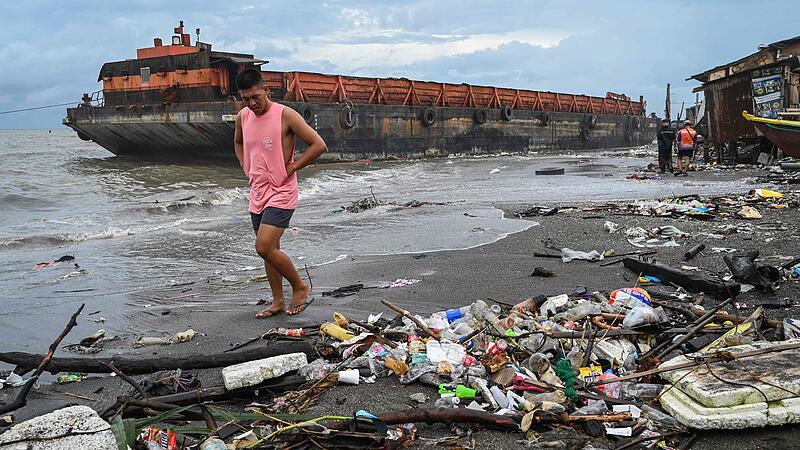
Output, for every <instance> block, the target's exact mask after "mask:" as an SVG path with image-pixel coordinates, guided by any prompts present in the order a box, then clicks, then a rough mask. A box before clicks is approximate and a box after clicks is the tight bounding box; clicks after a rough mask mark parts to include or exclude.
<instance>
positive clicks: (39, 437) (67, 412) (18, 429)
mask: <svg viewBox="0 0 800 450" xmlns="http://www.w3.org/2000/svg"><path fill="white" fill-rule="evenodd" d="M76 448H91V449H97V450H116V449H117V443H116V440H115V439H114V435H113V434H112V433H111V425H109V424H108V422H106V421H105V420H103V419H101V418H100V416H99V415H97V413H96V412H95V411H94V410H92V408H89V407H88V406H70V407H68V408H62V409H58V410H56V411H53V412H51V413H49V414H43V415H41V416H38V417H34V418H33V419H30V420H27V421H25V422H22V423H19V424H17V425H14V426H13V427H11V428H10V429H9V430H8V431H6V432H5V433H3V434H0V449H2V450H18V449H24V450H72V449H76Z"/></svg>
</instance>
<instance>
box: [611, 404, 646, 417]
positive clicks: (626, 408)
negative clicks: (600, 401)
mask: <svg viewBox="0 0 800 450" xmlns="http://www.w3.org/2000/svg"><path fill="white" fill-rule="evenodd" d="M611 408H613V410H614V412H615V413H622V412H629V413H631V417H633V418H634V419H638V418H639V416H641V415H642V410H641V409H639V408H638V407H636V405H613V406H612V407H611Z"/></svg>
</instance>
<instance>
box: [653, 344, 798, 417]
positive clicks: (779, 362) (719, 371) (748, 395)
mask: <svg viewBox="0 0 800 450" xmlns="http://www.w3.org/2000/svg"><path fill="white" fill-rule="evenodd" d="M793 342H800V340H797V339H794V340H787V341H781V342H757V343H754V344H749V345H739V346H735V347H728V348H725V349H724V350H725V351H727V352H731V353H732V354H733V355H736V354H737V353H739V352H744V351H750V350H756V349H762V348H770V347H774V346H776V345H785V344H789V343H793ZM699 355H700V354H694V355H687V356H699ZM798 358H800V349H792V350H785V351H782V352H775V353H767V354H763V355H757V356H752V357H748V358H745V359H741V360H734V361H731V362H721V361H716V362H711V363H709V364H708V365H709V366H710V369H711V370H709V367H706V366H699V367H692V368H688V369H680V370H673V371H670V372H664V373H662V374H661V377H662V378H664V379H665V380H667V381H669V382H670V383H673V384H675V386H676V387H677V388H679V389H680V390H681V391H683V393H684V394H687V395H688V396H690V397H691V398H692V399H694V400H695V401H697V402H698V403H700V404H702V405H703V406H705V407H708V408H721V407H729V406H736V405H741V404H745V403H763V402H764V396H765V395H766V397H767V400H768V401H769V402H775V401H778V400H783V399H787V398H792V397H796V396H797V395H796V394H793V393H800V365H798V364H796V363H795V361H797V360H798ZM688 361H690V360H689V359H688V358H687V357H686V356H684V355H680V356H677V357H675V358H672V359H670V360H669V361H665V362H664V363H663V364H661V366H660V367H661V368H664V367H669V366H672V365H676V364H681V363H685V362H688ZM722 380H727V381H732V382H734V383H737V384H732V383H728V382H725V381H722ZM751 386H752V387H751ZM754 387H755V388H757V389H755V388H754Z"/></svg>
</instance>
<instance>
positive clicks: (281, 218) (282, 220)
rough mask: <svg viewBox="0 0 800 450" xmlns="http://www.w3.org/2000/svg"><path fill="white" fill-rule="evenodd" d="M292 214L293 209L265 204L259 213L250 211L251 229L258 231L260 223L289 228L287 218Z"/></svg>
mask: <svg viewBox="0 0 800 450" xmlns="http://www.w3.org/2000/svg"><path fill="white" fill-rule="evenodd" d="M292 214H294V210H293V209H283V208H275V207H272V206H267V207H266V208H264V210H263V211H261V213H259V214H254V213H250V219H252V221H253V230H255V232H256V233H258V227H259V226H261V224H262V223H263V224H266V225H272V226H275V227H278V228H289V220H291V219H292Z"/></svg>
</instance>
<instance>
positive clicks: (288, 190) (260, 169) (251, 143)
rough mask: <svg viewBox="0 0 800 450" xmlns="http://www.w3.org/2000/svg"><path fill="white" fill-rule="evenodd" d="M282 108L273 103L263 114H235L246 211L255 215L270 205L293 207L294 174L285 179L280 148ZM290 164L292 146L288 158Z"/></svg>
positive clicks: (284, 168) (295, 178)
mask: <svg viewBox="0 0 800 450" xmlns="http://www.w3.org/2000/svg"><path fill="white" fill-rule="evenodd" d="M283 108H285V106H284V105H281V104H279V103H273V104H272V106H270V107H269V109H268V110H267V112H265V113H264V114H262V115H260V116H257V115H256V114H255V113H254V112H253V111H252V110H250V108H244V109H242V110H241V112H240V113H239V118H240V121H241V123H242V138H243V140H244V158H243V161H242V163H243V164H242V166H243V168H244V173H245V175H247V178H248V180H249V184H250V208H249V209H250V212H251V213H254V214H259V213H261V212H262V211H264V208H266V207H268V206H272V207H275V208H283V209H296V208H297V194H298V192H299V190H298V187H297V174H292V176H291V177H287V176H286V164H285V160H284V159H283V149H282V142H283V140H282V136H283V134H282V129H283V127H282V122H283ZM292 161H294V143H292V157H291V160H290V162H292Z"/></svg>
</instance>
